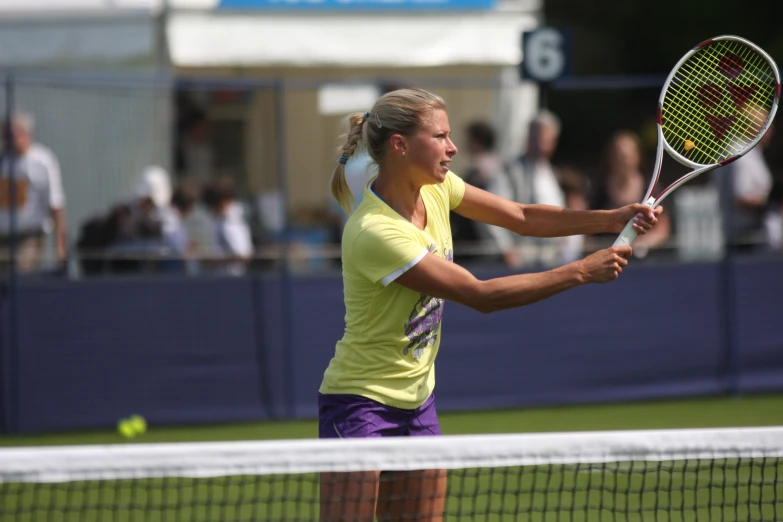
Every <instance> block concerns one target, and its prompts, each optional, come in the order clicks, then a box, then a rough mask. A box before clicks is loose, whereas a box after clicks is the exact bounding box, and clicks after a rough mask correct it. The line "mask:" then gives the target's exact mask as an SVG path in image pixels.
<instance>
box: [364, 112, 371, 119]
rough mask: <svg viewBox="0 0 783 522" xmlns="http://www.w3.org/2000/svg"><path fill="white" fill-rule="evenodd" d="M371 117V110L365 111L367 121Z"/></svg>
mask: <svg viewBox="0 0 783 522" xmlns="http://www.w3.org/2000/svg"><path fill="white" fill-rule="evenodd" d="M369 119H370V111H367V112H365V113H364V121H367V120H369Z"/></svg>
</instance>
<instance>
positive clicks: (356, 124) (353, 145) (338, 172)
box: [332, 112, 367, 214]
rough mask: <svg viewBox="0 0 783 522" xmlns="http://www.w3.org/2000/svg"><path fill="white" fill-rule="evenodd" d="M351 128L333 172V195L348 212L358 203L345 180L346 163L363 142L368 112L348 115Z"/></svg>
mask: <svg viewBox="0 0 783 522" xmlns="http://www.w3.org/2000/svg"><path fill="white" fill-rule="evenodd" d="M348 118H349V119H348V121H349V125H350V130H349V131H348V134H347V135H346V138H345V144H344V145H343V146H342V149H341V151H342V156H340V160H339V161H338V162H337V166H336V167H335V168H334V172H333V173H332V196H333V197H334V199H335V200H336V201H337V203H339V204H340V207H341V208H342V209H343V210H344V211H345V213H346V214H351V213H352V212H353V206H354V204H355V203H356V198H355V197H354V195H353V194H352V193H351V188H350V187H349V186H348V182H347V181H346V180H345V164H346V163H347V162H348V158H350V157H351V156H353V154H354V153H355V152H356V149H357V147H358V146H359V144H360V143H362V141H363V139H362V128H363V127H364V125H363V124H364V122H365V120H366V119H367V115H366V114H362V113H360V112H357V113H354V114H351V115H350V116H349V117H348Z"/></svg>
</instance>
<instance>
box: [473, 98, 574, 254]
mask: <svg viewBox="0 0 783 522" xmlns="http://www.w3.org/2000/svg"><path fill="white" fill-rule="evenodd" d="M559 136H560V119H559V118H558V117H557V116H555V115H554V114H552V113H551V112H549V111H542V112H540V113H539V114H537V115H536V116H535V117H534V118H533V120H532V121H531V122H530V125H529V129H528V142H527V149H526V152H525V154H524V155H522V156H521V157H520V158H519V159H518V160H517V161H515V162H514V163H512V164H511V165H510V166H509V169H508V175H507V176H496V177H495V179H494V180H492V181H491V182H490V183H489V185H488V186H487V190H489V191H490V192H492V193H494V194H497V195H499V196H502V197H504V198H507V199H510V200H512V201H516V202H518V203H522V204H527V205H531V204H544V205H554V206H557V207H564V206H565V197H564V195H563V191H562V189H561V188H560V184H559V183H558V180H557V176H556V175H555V171H554V169H553V167H552V164H551V159H552V157H553V156H554V153H555V150H556V149H557V142H558V139H559ZM489 231H490V234H491V236H492V237H493V239H494V240H495V242H496V244H497V246H498V248H499V249H500V251H501V252H502V255H503V260H504V261H505V263H506V265H508V266H510V267H519V266H521V265H523V264H533V263H535V262H541V263H543V264H545V265H552V264H556V263H557V262H559V260H560V257H561V255H560V247H561V246H562V243H563V240H562V238H526V237H522V236H518V235H516V234H514V233H512V232H510V231H508V230H505V229H502V228H499V227H490V228H489Z"/></svg>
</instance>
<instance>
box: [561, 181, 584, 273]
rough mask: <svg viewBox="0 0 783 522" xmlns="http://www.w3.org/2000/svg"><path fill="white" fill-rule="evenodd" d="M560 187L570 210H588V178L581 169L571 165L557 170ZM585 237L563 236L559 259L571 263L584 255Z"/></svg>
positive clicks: (564, 262)
mask: <svg viewBox="0 0 783 522" xmlns="http://www.w3.org/2000/svg"><path fill="white" fill-rule="evenodd" d="M558 178H559V180H560V188H561V189H562V190H563V195H564V197H565V206H566V208H570V209H572V210H588V209H589V208H590V203H589V200H588V198H589V194H590V180H589V179H588V177H587V176H586V175H585V174H584V173H583V172H581V171H579V170H577V169H575V168H572V167H563V168H561V169H560V171H559V172H558ZM584 250H585V237H584V236H568V237H564V238H563V241H562V245H561V250H560V261H561V263H563V264H566V263H571V262H572V261H576V260H577V259H581V258H582V257H584Z"/></svg>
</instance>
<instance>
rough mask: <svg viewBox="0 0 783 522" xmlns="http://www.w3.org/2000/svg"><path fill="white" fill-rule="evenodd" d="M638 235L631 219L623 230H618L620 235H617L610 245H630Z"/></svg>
mask: <svg viewBox="0 0 783 522" xmlns="http://www.w3.org/2000/svg"><path fill="white" fill-rule="evenodd" d="M638 235H639V234H637V233H636V230H635V229H634V228H633V219H631V220H630V221H629V222H628V224H627V225H625V228H624V229H623V231H622V232H620V235H619V236H617V239H616V240H615V242H614V244H613V245H612V246H621V245H630V244H631V243H633V240H634V239H636V236H638Z"/></svg>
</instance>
